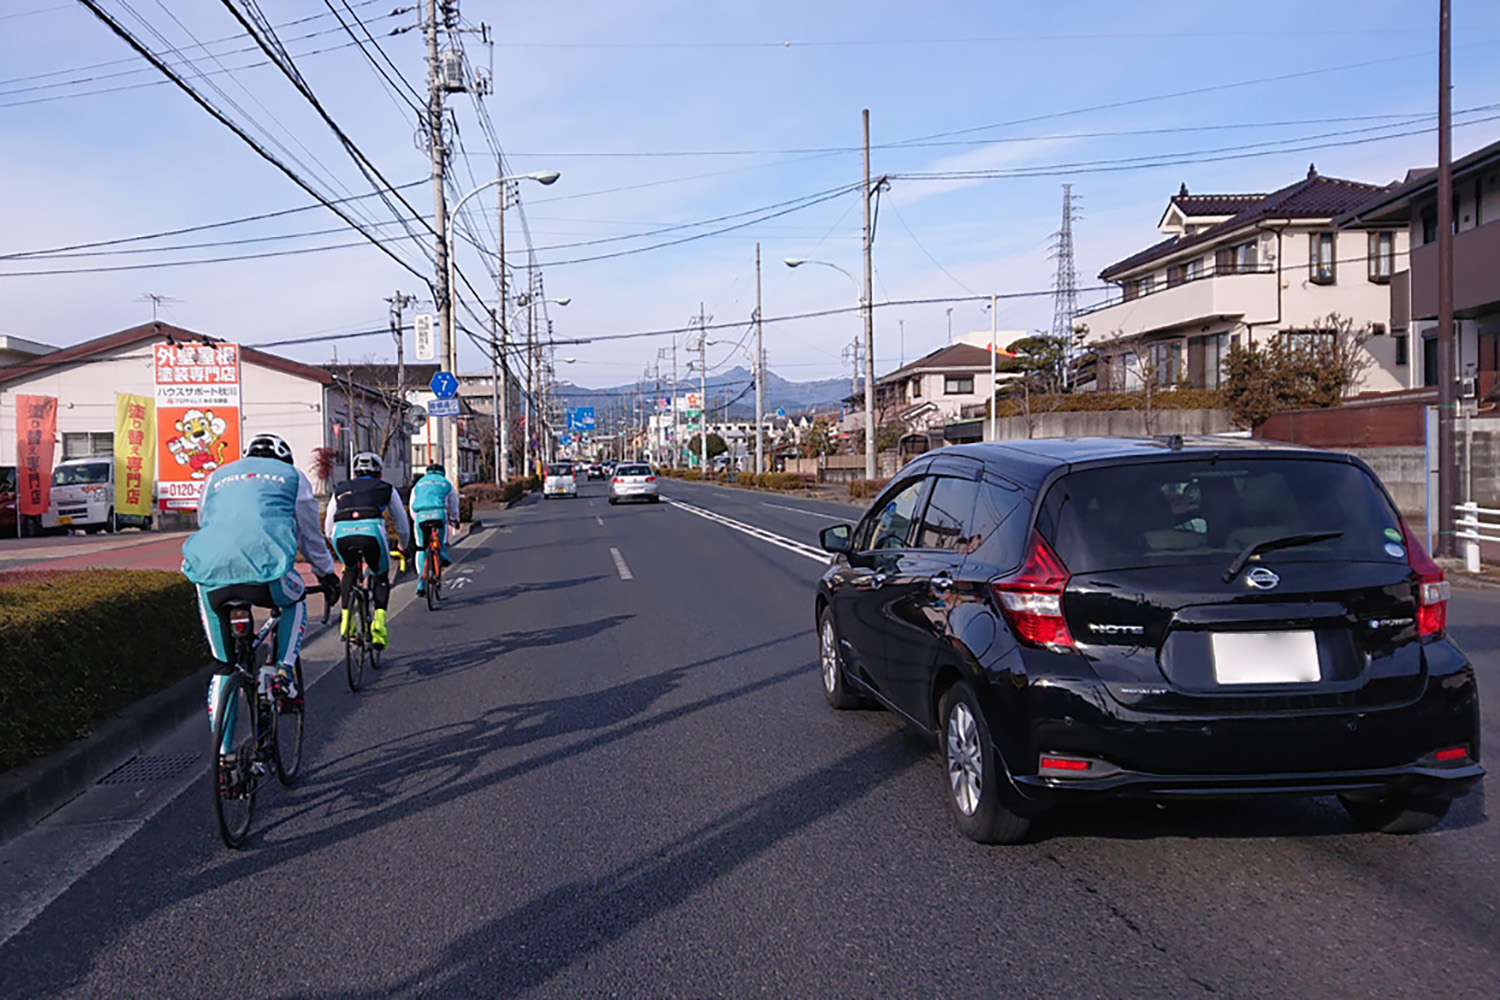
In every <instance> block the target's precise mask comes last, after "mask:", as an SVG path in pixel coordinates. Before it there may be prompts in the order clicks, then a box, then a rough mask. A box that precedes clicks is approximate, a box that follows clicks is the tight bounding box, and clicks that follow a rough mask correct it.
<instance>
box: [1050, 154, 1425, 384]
mask: <svg viewBox="0 0 1500 1000" xmlns="http://www.w3.org/2000/svg"><path fill="white" fill-rule="evenodd" d="M1385 190H1386V189H1385V188H1382V187H1380V186H1377V185H1373V184H1363V183H1360V182H1358V181H1349V180H1340V179H1338V178H1334V177H1324V176H1322V175H1321V174H1319V173H1318V172H1317V170H1316V168H1309V170H1308V172H1307V176H1306V177H1305V178H1303V179H1301V180H1299V181H1297V182H1296V183H1294V184H1290V185H1288V186H1286V187H1284V188H1282V189H1280V190H1279V191H1275V192H1272V193H1271V194H1199V195H1195V194H1190V193H1188V189H1187V185H1186V184H1184V185H1183V186H1182V189H1181V190H1180V191H1179V192H1178V193H1177V195H1176V196H1174V197H1173V198H1172V199H1171V200H1170V201H1169V202H1168V203H1167V208H1166V211H1165V212H1164V213H1163V214H1162V217H1161V220H1160V222H1159V223H1158V224H1157V228H1158V230H1159V231H1160V232H1161V233H1162V234H1164V236H1165V237H1166V238H1165V239H1163V240H1161V241H1160V242H1158V243H1156V244H1153V245H1152V246H1150V247H1147V248H1146V249H1145V250H1142V251H1140V252H1139V253H1136V254H1133V255H1131V256H1129V257H1127V258H1125V259H1124V260H1121V261H1118V262H1116V263H1114V264H1111V265H1110V266H1109V267H1106V268H1105V269H1104V270H1103V271H1101V272H1100V274H1099V277H1100V278H1101V279H1102V280H1104V281H1106V282H1109V283H1111V284H1114V285H1115V286H1117V288H1118V289H1119V291H1118V293H1117V294H1113V295H1111V296H1110V298H1109V299H1108V300H1106V301H1105V302H1103V303H1100V304H1098V305H1095V306H1093V307H1091V308H1088V309H1085V310H1083V311H1082V312H1081V313H1080V314H1079V316H1078V322H1079V323H1081V324H1082V325H1084V326H1086V327H1087V331H1088V332H1087V334H1086V337H1085V343H1086V344H1087V346H1088V347H1090V348H1091V349H1093V350H1094V351H1096V352H1097V353H1098V355H1099V359H1100V364H1099V366H1098V372H1099V375H1098V385H1097V387H1098V388H1100V389H1114V390H1121V389H1126V390H1128V389H1135V388H1139V387H1140V384H1141V380H1142V378H1151V379H1153V380H1154V381H1155V382H1156V383H1157V384H1159V385H1163V386H1175V385H1184V384H1186V385H1192V386H1194V387H1196V388H1206V389H1213V388H1217V387H1218V385H1219V382H1220V379H1221V376H1222V372H1223V363H1224V360H1225V358H1226V357H1227V355H1228V353H1229V351H1230V349H1231V348H1232V347H1233V346H1235V345H1237V344H1241V345H1248V344H1250V343H1252V342H1254V343H1259V342H1262V341H1263V340H1264V339H1265V338H1268V337H1273V336H1285V337H1296V336H1318V335H1320V334H1323V333H1324V332H1325V331H1324V330H1323V329H1322V328H1321V327H1322V326H1324V325H1326V323H1325V320H1326V318H1327V317H1328V316H1329V315H1331V314H1337V315H1338V316H1340V317H1342V318H1344V319H1347V320H1352V321H1353V323H1354V325H1355V327H1356V328H1363V329H1366V330H1368V332H1369V333H1370V334H1371V336H1370V338H1369V340H1368V341H1367V342H1366V345H1365V350H1366V351H1367V352H1368V354H1369V361H1370V363H1369V365H1368V366H1367V368H1366V370H1365V372H1364V374H1363V377H1362V380H1361V383H1360V384H1359V385H1358V386H1357V387H1356V391H1363V392H1370V391H1374V392H1384V391H1391V390H1396V389H1403V388H1407V387H1408V386H1409V385H1410V375H1409V372H1408V369H1409V367H1410V366H1409V363H1408V355H1407V353H1406V352H1403V351H1401V350H1400V345H1399V344H1398V343H1397V339H1396V338H1393V337H1391V336H1389V331H1390V327H1391V307H1390V290H1389V288H1388V287H1387V286H1388V285H1389V284H1390V282H1391V279H1392V275H1393V273H1394V272H1395V270H1396V268H1397V266H1398V264H1397V262H1398V261H1402V260H1404V259H1405V255H1406V248H1407V231H1406V228H1405V227H1403V226H1401V225H1399V224H1397V223H1390V224H1383V225H1377V226H1372V227H1371V228H1370V229H1369V231H1368V232H1360V233H1354V232H1349V231H1343V232H1341V231H1340V230H1339V229H1338V228H1337V227H1336V226H1335V224H1334V220H1335V219H1336V218H1337V217H1339V216H1341V215H1343V214H1344V213H1346V212H1348V211H1350V210H1352V209H1354V208H1356V207H1357V206H1359V205H1362V204H1364V203H1366V202H1368V201H1369V200H1370V199H1371V198H1373V197H1375V196H1377V195H1379V194H1381V193H1383V192H1384V191H1385Z"/></svg>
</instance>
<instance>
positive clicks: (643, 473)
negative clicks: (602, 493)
mask: <svg viewBox="0 0 1500 1000" xmlns="http://www.w3.org/2000/svg"><path fill="white" fill-rule="evenodd" d="M622 500H647V501H649V502H651V503H661V494H660V493H658V492H657V490H656V473H654V472H652V471H651V466H649V465H641V464H636V463H632V462H622V463H620V465H619V466H618V467H617V468H616V469H615V474H614V477H613V478H612V479H610V481H609V502H610V503H619V502H620V501H622Z"/></svg>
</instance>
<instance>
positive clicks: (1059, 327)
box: [1051, 184, 1079, 385]
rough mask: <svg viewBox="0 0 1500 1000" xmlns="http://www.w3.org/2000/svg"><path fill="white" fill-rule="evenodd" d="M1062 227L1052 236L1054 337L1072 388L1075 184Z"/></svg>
mask: <svg viewBox="0 0 1500 1000" xmlns="http://www.w3.org/2000/svg"><path fill="white" fill-rule="evenodd" d="M1062 189H1063V210H1062V228H1061V229H1059V230H1058V231H1057V232H1055V233H1053V234H1052V253H1051V257H1052V259H1053V260H1055V261H1057V274H1056V276H1055V277H1054V278H1053V279H1052V336H1053V338H1054V339H1056V340H1057V341H1058V342H1060V343H1061V344H1063V345H1064V346H1063V384H1064V385H1071V382H1072V374H1073V371H1072V370H1073V355H1074V343H1073V341H1074V334H1073V318H1074V317H1075V316H1077V315H1078V270H1077V268H1076V267H1075V266H1074V262H1073V223H1074V222H1075V221H1077V220H1078V218H1079V214H1078V210H1077V207H1076V203H1075V201H1074V198H1073V185H1071V184H1064V185H1063V186H1062Z"/></svg>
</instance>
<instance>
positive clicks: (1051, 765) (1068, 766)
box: [1037, 756, 1091, 772]
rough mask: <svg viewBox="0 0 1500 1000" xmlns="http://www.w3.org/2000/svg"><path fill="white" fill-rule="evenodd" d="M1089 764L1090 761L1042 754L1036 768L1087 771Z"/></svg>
mask: <svg viewBox="0 0 1500 1000" xmlns="http://www.w3.org/2000/svg"><path fill="white" fill-rule="evenodd" d="M1090 766H1091V762H1090V761H1086V760H1075V759H1074V758H1071V757H1045V756H1044V757H1042V758H1040V759H1039V760H1038V761H1037V769H1038V770H1040V771H1074V772H1076V771H1087V770H1088V769H1089V767H1090Z"/></svg>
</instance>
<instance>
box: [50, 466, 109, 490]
mask: <svg viewBox="0 0 1500 1000" xmlns="http://www.w3.org/2000/svg"><path fill="white" fill-rule="evenodd" d="M107 482H109V463H108V462H89V463H87V464H84V465H59V466H58V467H57V468H55V469H53V470H52V485H53V486H79V485H81V484H83V483H107Z"/></svg>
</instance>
